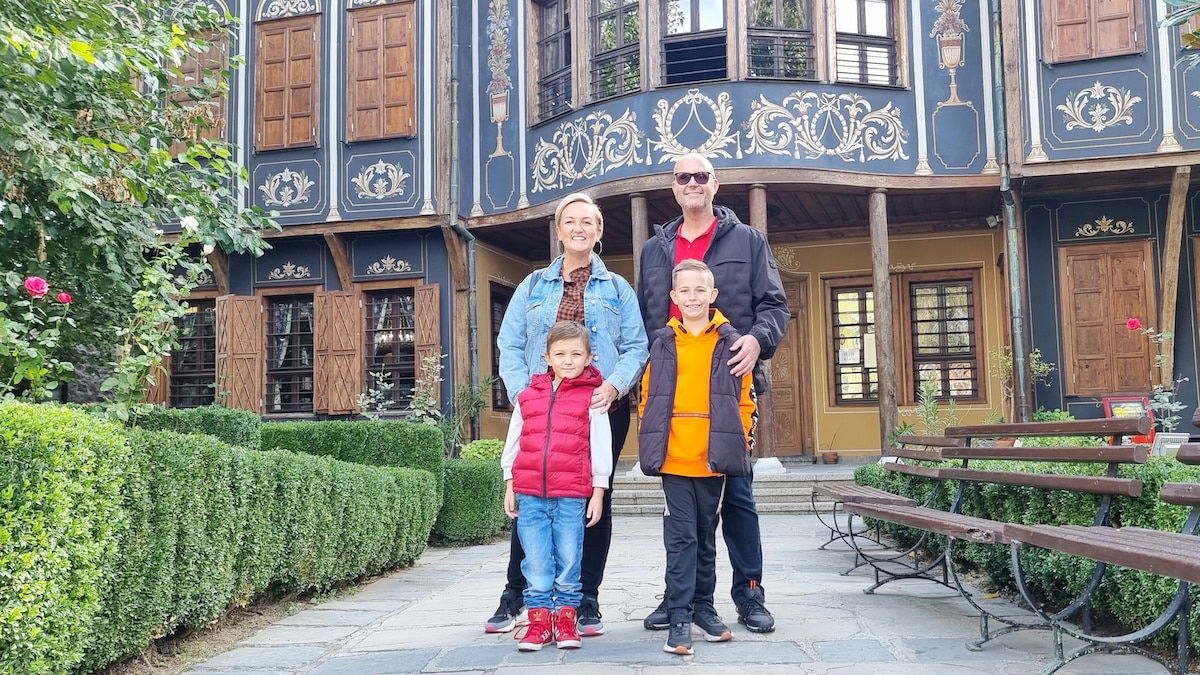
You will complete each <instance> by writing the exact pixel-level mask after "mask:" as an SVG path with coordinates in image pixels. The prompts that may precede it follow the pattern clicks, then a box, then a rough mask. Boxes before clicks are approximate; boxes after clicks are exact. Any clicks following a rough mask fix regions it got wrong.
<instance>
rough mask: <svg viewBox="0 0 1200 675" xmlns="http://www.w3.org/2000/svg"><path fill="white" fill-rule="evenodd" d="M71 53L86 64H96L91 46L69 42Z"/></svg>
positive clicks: (75, 41)
mask: <svg viewBox="0 0 1200 675" xmlns="http://www.w3.org/2000/svg"><path fill="white" fill-rule="evenodd" d="M71 51H73V52H75V54H76V55H77V56H78V57H79V58H81V59H83V60H84V61H87V62H88V63H95V62H96V55H95V54H93V53H92V46H91V45H89V44H88V43H86V42H80V41H79V40H71Z"/></svg>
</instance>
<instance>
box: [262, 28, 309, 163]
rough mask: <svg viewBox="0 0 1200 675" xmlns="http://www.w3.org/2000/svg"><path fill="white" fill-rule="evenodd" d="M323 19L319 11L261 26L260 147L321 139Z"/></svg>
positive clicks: (274, 147) (300, 143)
mask: <svg viewBox="0 0 1200 675" xmlns="http://www.w3.org/2000/svg"><path fill="white" fill-rule="evenodd" d="M319 20H320V17H319V16H318V15H316V14H313V15H308V16H298V17H295V18H292V19H280V20H278V21H268V22H265V23H260V24H258V25H257V26H256V27H255V33H256V35H257V40H256V41H255V43H256V44H257V45H258V48H257V53H256V55H255V59H256V67H255V94H254V147H255V149H256V150H279V149H282V148H297V147H302V146H306V145H316V142H317V119H318V118H317V112H318V105H317V95H318V91H317V89H318V87H317V73H318V68H319V67H320V63H319V58H318V49H319V47H320V42H319V40H318V36H319V32H320V31H319V29H318V23H317V22H318V21H319Z"/></svg>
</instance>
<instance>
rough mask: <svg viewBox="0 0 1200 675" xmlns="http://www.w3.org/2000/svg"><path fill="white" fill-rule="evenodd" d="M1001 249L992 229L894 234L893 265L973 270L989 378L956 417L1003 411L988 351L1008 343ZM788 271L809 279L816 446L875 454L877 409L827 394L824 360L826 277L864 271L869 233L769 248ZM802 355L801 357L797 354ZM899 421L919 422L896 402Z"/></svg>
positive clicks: (969, 419)
mask: <svg viewBox="0 0 1200 675" xmlns="http://www.w3.org/2000/svg"><path fill="white" fill-rule="evenodd" d="M1002 247H1003V242H1002V239H1001V237H1000V235H999V232H998V231H996V230H980V231H970V232H955V233H937V234H923V235H911V236H904V237H893V238H892V240H891V246H890V254H889V255H890V257H891V263H892V269H893V270H902V271H904V272H928V271H939V270H950V269H967V268H977V269H979V270H980V283H981V288H980V289H978V291H977V292H978V295H979V303H980V316H979V317H978V320H980V321H982V322H983V325H982V328H983V344H981V345H979V347H978V351H979V353H980V355H981V357H980V374H981V376H982V377H985V378H987V379H986V383H985V385H984V392H985V396H986V397H987V399H986V401H985V402H982V403H961V404H958V418H959V422H960V423H963V424H978V423H982V422H983V421H984V418H985V417H987V416H988V415H989V413H994V412H1001V409H1002V407H1003V403H1002V401H1001V398H1000V383H999V382H998V381H997V380H996V379H995V378H993V377H991V375H990V374H989V370H990V369H989V368H988V360H989V357H988V353H987V352H988V350H989V349H992V348H994V347H997V346H999V345H1002V344H1005V343H1006V342H1007V338H1006V337H1005V336H1006V335H1007V330H1006V327H1005V326H1004V325H1003V323H1004V295H1003V294H1004V292H1005V286H1003V277H1002V275H1001V273H1000V270H999V269H998V268H997V267H996V261H997V259H998V257H999V255H1000V252H1001V250H1002ZM773 249H774V250H775V255H776V259H777V260H778V261H779V265H780V270H781V272H782V274H783V275H784V276H785V277H790V278H797V277H799V278H805V275H807V276H806V278H807V284H806V286H807V288H808V299H809V316H808V323H807V329H808V331H809V336H810V340H809V344H810V346H811V347H810V351H811V353H810V354H808V355H807V359H806V360H807V363H808V367H809V372H810V373H811V381H812V383H813V386H812V390H811V391H809V392H808V397H809V398H808V401H807V404H808V405H811V406H812V410H813V423H814V425H815V427H816V428H815V429H814V436H815V438H816V439H817V446H818V447H817V451H818V452H820V451H822V450H826V449H832V450H837V451H839V452H841V453H845V454H878V452H879V411H878V408H877V407H861V406H854V407H851V406H835V405H833V401H832V400H831V395H830V391H829V390H830V385H829V377H830V373H829V368H828V365H827V363H828V361H829V359H830V358H831V357H830V345H829V340H830V338H829V335H828V321H829V319H828V317H829V316H830V310H829V298H828V297H827V296H828V293H827V291H826V288H825V283H824V282H825V280H826V279H831V278H837V277H847V276H858V275H869V274H870V272H871V247H870V241H869V240H867V239H846V240H835V241H821V242H813V243H799V244H786V245H776V246H773ZM801 359H802V360H804V359H805V356H804V355H801ZM900 413H901V415H900V419H901V420H907V421H909V422H910V423H913V424H917V423H918V420H917V419H916V417H915V415H914V414H913V412H912V411H911V410H907V412H906V409H905V408H903V407H902V408H901V411H900Z"/></svg>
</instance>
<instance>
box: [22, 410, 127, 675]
mask: <svg viewBox="0 0 1200 675" xmlns="http://www.w3.org/2000/svg"><path fill="white" fill-rule="evenodd" d="M129 454H130V453H129V448H128V447H127V446H126V444H125V437H124V434H123V433H122V430H121V428H120V427H118V426H116V425H113V424H109V423H107V422H103V421H101V420H99V419H96V418H95V417H92V416H91V415H89V414H88V413H86V412H84V411H80V410H69V409H67V408H63V407H51V406H34V405H28V404H22V403H2V404H0V672H5V673H50V672H60V671H62V670H65V669H66V666H69V665H71V664H74V663H76V662H78V661H79V660H80V659H81V658H82V657H83V641H82V640H80V636H83V635H87V634H88V632H89V629H90V627H91V623H92V616H93V615H94V614H95V611H96V608H97V606H98V605H99V602H100V599H99V596H98V594H97V588H96V587H97V581H98V580H99V578H100V570H101V567H102V565H103V564H104V563H105V561H106V560H108V559H111V558H112V554H113V550H114V545H115V542H116V538H117V531H118V529H119V528H120V526H121V524H122V515H123V514H122V509H121V486H122V483H123V481H124V477H125V473H126V467H127V463H128V462H129V460H130V456H129Z"/></svg>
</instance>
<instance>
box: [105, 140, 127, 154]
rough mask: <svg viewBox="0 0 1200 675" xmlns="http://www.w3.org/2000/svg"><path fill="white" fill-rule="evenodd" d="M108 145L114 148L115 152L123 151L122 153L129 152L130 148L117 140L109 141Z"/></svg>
mask: <svg viewBox="0 0 1200 675" xmlns="http://www.w3.org/2000/svg"><path fill="white" fill-rule="evenodd" d="M108 147H110V148H112V149H113V150H114V151H115V152H119V153H121V154H122V155H124V154H126V153H128V152H129V148H127V147H125V146H124V145H121V144H120V143H117V142H116V141H113V142H111V143H109V144H108Z"/></svg>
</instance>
